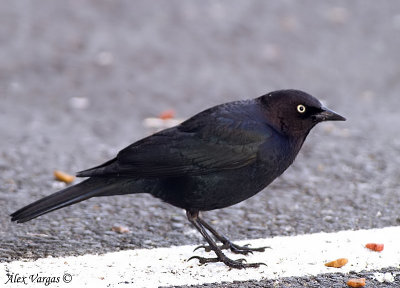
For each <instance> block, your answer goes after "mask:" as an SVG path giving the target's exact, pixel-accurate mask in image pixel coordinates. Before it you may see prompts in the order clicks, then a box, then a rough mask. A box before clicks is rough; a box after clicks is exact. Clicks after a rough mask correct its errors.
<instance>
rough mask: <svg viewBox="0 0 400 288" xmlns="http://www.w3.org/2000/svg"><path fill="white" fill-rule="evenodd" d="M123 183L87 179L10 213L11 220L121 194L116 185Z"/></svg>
mask: <svg viewBox="0 0 400 288" xmlns="http://www.w3.org/2000/svg"><path fill="white" fill-rule="evenodd" d="M122 182H123V181H122ZM121 184H122V183H121V181H113V179H100V178H89V179H86V180H84V181H82V182H81V183H78V184H76V185H74V186H71V187H68V188H65V189H63V190H61V191H58V192H56V193H54V194H51V195H49V196H47V197H44V198H42V199H39V200H37V201H36V202H33V203H31V204H29V205H27V206H25V207H23V208H21V209H19V210H18V211H16V212H14V213H12V214H11V215H10V216H11V221H17V222H18V223H23V222H27V221H29V220H32V219H33V218H36V217H39V216H41V215H43V214H46V213H49V212H51V211H54V210H57V209H60V208H63V207H66V206H69V205H72V204H75V203H78V202H81V201H83V200H86V199H89V198H91V197H94V196H106V195H111V194H119V193H118V192H117V191H118V188H120V187H117V186H116V185H121ZM112 190H114V193H111V191H112ZM115 190H117V191H115ZM121 194H124V193H121Z"/></svg>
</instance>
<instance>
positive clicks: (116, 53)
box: [0, 0, 400, 287]
mask: <svg viewBox="0 0 400 288" xmlns="http://www.w3.org/2000/svg"><path fill="white" fill-rule="evenodd" d="M0 43H1V52H0V137H1V139H2V140H1V146H0V181H1V185H0V207H1V209H0V225H1V226H0V227H2V229H1V230H0V261H1V262H9V261H12V260H16V259H37V258H40V257H46V256H48V255H51V256H65V255H83V254H87V253H93V254H94V253H105V252H109V251H118V250H125V249H138V248H152V247H168V246H171V245H186V244H199V243H202V242H203V240H202V238H201V236H200V235H198V234H197V232H196V231H195V230H194V229H193V228H192V227H191V226H190V224H189V223H188V221H187V220H186V217H185V214H184V211H182V210H179V209H177V208H175V207H172V206H170V205H168V204H165V203H162V202H160V201H159V200H157V199H154V198H152V197H151V196H149V195H142V194H140V195H129V196H117V197H110V198H96V199H91V200H88V201H85V202H83V203H80V204H77V205H74V206H71V207H68V208H65V209H62V210H59V211H57V212H54V213H50V214H47V215H45V216H43V217H40V218H38V219H35V220H33V221H31V222H28V223H26V224H21V225H18V224H15V223H11V222H10V219H9V217H8V215H9V214H10V213H12V212H14V211H15V210H16V209H19V208H21V207H22V206H24V205H26V204H29V203H30V202H32V201H34V200H36V199H38V198H40V197H43V196H46V195H48V194H50V193H53V192H55V191H57V190H58V189H61V188H62V187H63V185H62V184H60V183H59V182H57V181H55V180H54V179H53V171H54V170H56V169H58V170H63V171H66V172H69V173H74V172H76V171H80V170H83V169H85V168H89V167H92V166H95V165H98V164H101V163H102V162H104V161H106V160H108V159H109V158H111V157H113V156H115V154H116V153H117V152H118V151H119V150H120V149H122V148H124V147H125V146H127V145H129V144H130V143H132V142H134V141H136V140H139V139H140V138H142V137H144V136H146V135H148V134H149V133H151V131H149V130H148V129H147V128H145V127H144V126H143V123H142V122H143V119H145V118H146V117H157V116H158V115H159V114H160V113H161V112H162V111H165V110H167V109H173V110H175V112H176V117H178V118H182V119H184V118H187V117H190V116H191V115H193V114H194V113H197V112H199V111H201V110H203V109H205V108H208V107H210V106H213V105H216V104H220V103H223V102H226V101H231V100H237V99H247V98H254V97H257V96H260V95H262V94H265V93H267V92H269V91H272V90H276V89H284V88H295V89H300V90H304V91H306V92H308V93H310V94H312V95H314V96H316V97H317V98H319V99H321V100H322V101H323V102H324V103H325V104H326V105H327V106H328V107H330V108H332V109H334V110H335V111H337V112H339V113H340V114H342V115H344V116H345V117H346V118H347V119H348V120H347V121H346V122H343V123H324V124H321V125H319V126H318V127H316V128H315V129H314V130H313V131H312V132H311V134H310V135H309V137H308V139H307V140H306V143H305V145H304V147H303V149H302V151H301V152H300V154H299V156H298V157H297V159H296V161H295V163H294V164H293V166H292V167H290V168H289V169H288V170H287V171H286V172H285V173H284V175H282V176H281V177H280V178H279V179H277V180H276V181H275V182H274V183H273V184H272V185H270V186H269V187H268V188H267V189H265V190H264V191H262V192H260V193H259V194H257V195H256V196H254V197H253V198H251V199H249V200H247V201H244V202H242V203H240V204H238V205H235V206H232V207H229V208H226V209H222V210H218V211H212V212H207V213H204V218H205V219H207V220H209V221H211V223H213V225H214V226H215V227H216V228H218V229H219V230H221V231H224V233H225V234H227V235H229V236H230V237H231V238H232V239H250V238H261V237H263V238H265V237H273V236H278V235H279V236H282V235H298V234H307V233H313V232H320V231H324V232H332V231H341V230H358V229H369V228H379V227H386V226H397V225H399V224H400V215H399V207H400V197H399V196H400V192H399V179H400V170H399V167H400V133H399V132H400V129H399V123H400V113H399V112H398V106H399V104H400V101H399V93H400V92H399V91H400V65H399V63H400V53H399V51H400V3H399V2H398V1H394V0H392V1H379V2H377V1H373V0H368V1H361V0H359V1H311V0H306V1H255V0H252V1H232V0H231V1H200V2H199V1H170V0H169V1H157V2H150V1H128V0H126V1H106V0H102V1H71V2H64V1H51V0H46V1H41V2H40V4H39V3H37V2H33V1H28V0H21V1H4V3H2V5H1V6H0ZM113 226H124V227H127V228H128V229H129V232H128V233H122V234H119V233H117V232H114V231H112V227H113ZM265 253H268V252H265ZM396 265H397V266H396ZM399 265H400V263H394V267H393V268H390V269H392V270H397V271H398V270H399V269H400V267H399ZM366 273H370V272H366ZM1 277H2V275H0V278H1ZM321 277H322V278H321ZM338 277H339V278H341V277H343V275H339V276H338V274H332V275H323V276H320V277H319V278H318V277H317V278H312V279H311V278H298V279H297V278H289V279H282V280H281V281H280V282H279V281H278V282H276V281H275V280H274V283H275V284H274V285H276V286H278V287H285V286H286V285H289V284H288V283H290V285H292V287H304V285H308V286H309V287H318V286H313V285H315V281H316V282H318V283H324V285H325V284H326V285H331V286H330V287H336V286H335V285H339V284H338V283H341V282H338V281H339V280H338ZM320 278H321V279H322V280H321V279H320ZM321 281H322V282H321ZM263 283H264V284H265V285H267V284H268V283H269V282H268V280H266V282H263ZM304 283H306V284H304ZM264 284H262V283H261V284H260V283H258V284H257V283H251V282H245V283H239V284H237V286H229V287H241V285H244V286H248V287H251V286H254V285H264ZM229 285H230V284H229ZM235 285H236V284H235ZM271 285H272V284H271ZM205 287H207V286H205ZM208 287H209V286H208ZM213 287H214V286H213ZM220 287H228V286H224V285H220ZM338 287H341V286H338Z"/></svg>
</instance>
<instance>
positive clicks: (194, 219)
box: [186, 211, 265, 269]
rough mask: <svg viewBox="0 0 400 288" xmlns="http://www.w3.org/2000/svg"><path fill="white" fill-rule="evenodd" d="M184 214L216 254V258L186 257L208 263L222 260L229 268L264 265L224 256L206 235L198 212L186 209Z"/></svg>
mask: <svg viewBox="0 0 400 288" xmlns="http://www.w3.org/2000/svg"><path fill="white" fill-rule="evenodd" d="M186 215H187V218H188V220H189V221H190V223H192V224H193V226H194V227H196V229H197V230H198V231H199V232H200V233H201V235H202V236H203V237H204V239H206V241H207V242H208V244H209V245H210V246H209V247H210V249H211V250H213V251H214V253H215V254H216V255H217V257H216V258H204V257H199V256H192V257H190V258H189V259H188V261H189V260H191V259H198V260H199V262H200V264H205V263H210V262H223V263H224V264H225V265H227V266H229V267H231V268H237V269H242V268H247V267H255V268H257V267H259V266H260V265H265V264H264V263H244V262H245V261H246V260H245V259H238V260H233V259H230V258H228V257H226V256H225V254H224V253H222V251H221V249H220V248H219V247H218V246H217V244H216V243H215V241H214V240H213V239H212V238H211V237H210V235H208V233H207V231H206V229H205V228H204V227H203V225H202V224H201V221H200V220H199V219H200V218H199V217H198V215H199V212H198V211H195V212H193V211H186Z"/></svg>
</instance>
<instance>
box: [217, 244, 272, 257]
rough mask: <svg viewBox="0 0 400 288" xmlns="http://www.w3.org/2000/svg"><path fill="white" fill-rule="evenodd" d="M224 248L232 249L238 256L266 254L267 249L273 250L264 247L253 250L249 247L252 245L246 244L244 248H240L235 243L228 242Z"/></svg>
mask: <svg viewBox="0 0 400 288" xmlns="http://www.w3.org/2000/svg"><path fill="white" fill-rule="evenodd" d="M222 246H223V247H224V248H223V249H230V250H231V251H232V252H233V253H236V254H243V255H247V254H253V252H264V251H265V249H267V248H271V247H269V246H264V247H258V248H251V247H249V246H250V244H246V245H244V246H239V245H236V244H235V243H232V242H231V241H227V242H225V243H224V245H222Z"/></svg>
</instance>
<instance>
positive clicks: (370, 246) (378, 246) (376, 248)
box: [365, 243, 384, 252]
mask: <svg viewBox="0 0 400 288" xmlns="http://www.w3.org/2000/svg"><path fill="white" fill-rule="evenodd" d="M383 246H384V245H383V244H377V243H368V244H366V245H365V247H366V248H368V249H370V250H372V251H377V252H381V251H382V250H383Z"/></svg>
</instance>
